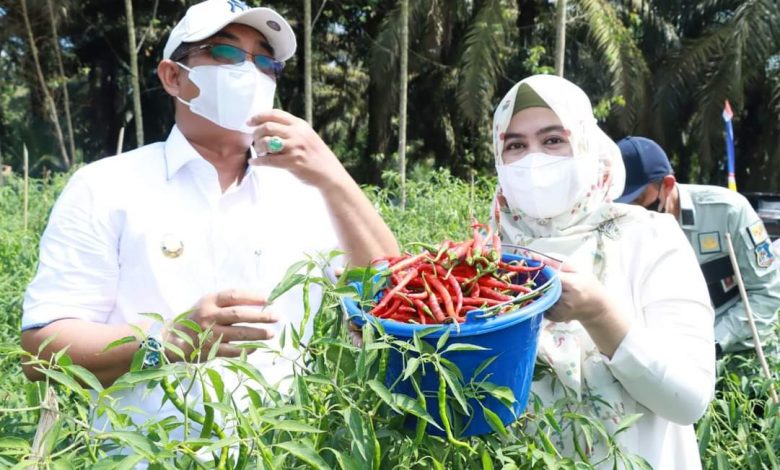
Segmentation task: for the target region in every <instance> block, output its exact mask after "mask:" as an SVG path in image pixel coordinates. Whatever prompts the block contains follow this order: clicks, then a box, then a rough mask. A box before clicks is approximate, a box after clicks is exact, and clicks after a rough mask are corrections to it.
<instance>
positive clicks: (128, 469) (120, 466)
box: [107, 454, 145, 470]
mask: <svg viewBox="0 0 780 470" xmlns="http://www.w3.org/2000/svg"><path fill="white" fill-rule="evenodd" d="M144 459H145V457H144V456H143V455H140V454H135V455H128V456H127V457H125V458H124V459H122V461H121V462H118V463H116V464H115V465H116V466H115V467H114V466H112V467H110V468H113V469H116V470H134V469H135V468H136V465H138V464H139V463H141V461H143V460H144ZM107 468H108V467H107Z"/></svg>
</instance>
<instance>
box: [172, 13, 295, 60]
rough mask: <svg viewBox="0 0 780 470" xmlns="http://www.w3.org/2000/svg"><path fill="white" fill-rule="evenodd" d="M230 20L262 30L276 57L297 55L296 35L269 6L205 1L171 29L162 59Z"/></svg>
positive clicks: (284, 58) (208, 35) (280, 58)
mask: <svg viewBox="0 0 780 470" xmlns="http://www.w3.org/2000/svg"><path fill="white" fill-rule="evenodd" d="M230 23H239V24H245V25H247V26H250V27H252V28H254V29H256V30H258V31H260V32H261V33H263V35H264V36H265V38H266V39H267V40H268V43H269V44H270V45H271V47H272V48H273V49H274V58H275V59H276V60H279V61H285V60H287V59H289V58H290V57H292V56H293V54H295V47H296V42H295V34H293V30H292V28H291V27H290V25H289V24H288V23H287V21H286V20H285V19H284V18H282V16H281V15H280V14H279V13H277V12H275V11H274V10H271V9H270V8H249V7H248V6H247V5H246V4H245V3H244V2H243V1H241V0H206V1H205V2H201V3H197V4H195V5H193V6H191V7H190V8H189V9H187V13H186V14H185V15H184V18H182V19H181V21H179V23H178V24H177V25H176V26H174V28H173V30H171V34H170V35H169V36H168V42H166V43H165V49H164V50H163V59H170V58H171V54H173V51H175V50H176V48H177V47H179V46H180V45H181V44H182V43H184V42H197V41H202V40H203V39H206V38H208V37H210V36H212V35H213V34H214V33H216V32H217V31H219V30H220V29H222V28H224V27H225V26H227V25H228V24H230Z"/></svg>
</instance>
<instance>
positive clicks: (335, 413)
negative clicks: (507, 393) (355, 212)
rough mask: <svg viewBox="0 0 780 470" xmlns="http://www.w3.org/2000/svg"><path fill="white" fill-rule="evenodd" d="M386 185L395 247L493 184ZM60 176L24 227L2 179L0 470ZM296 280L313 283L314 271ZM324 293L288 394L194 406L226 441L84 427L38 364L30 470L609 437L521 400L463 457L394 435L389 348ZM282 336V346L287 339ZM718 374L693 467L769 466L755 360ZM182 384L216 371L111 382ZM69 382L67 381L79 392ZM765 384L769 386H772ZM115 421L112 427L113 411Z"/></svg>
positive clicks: (23, 400)
mask: <svg viewBox="0 0 780 470" xmlns="http://www.w3.org/2000/svg"><path fill="white" fill-rule="evenodd" d="M395 178H396V176H395V175H393V174H392V173H388V174H386V175H385V180H386V184H385V185H384V187H383V189H378V188H376V187H366V188H365V191H366V193H367V194H368V195H369V197H370V198H371V199H372V201H374V203H375V205H376V207H377V208H378V209H379V210H380V212H381V213H382V215H383V216H384V217H385V218H386V220H387V221H388V223H389V224H390V226H391V227H392V228H393V230H394V232H395V233H396V234H398V237H399V239H400V241H401V242H402V243H403V244H408V243H411V242H415V241H423V242H437V241H440V240H442V239H445V238H450V239H456V240H457V239H460V238H463V237H466V236H468V228H467V227H468V221H469V220H470V217H471V216H472V215H475V216H476V217H477V218H479V219H480V220H486V218H487V216H488V214H487V208H488V207H489V202H490V199H491V196H492V191H493V188H494V185H495V181H494V180H492V179H477V180H476V181H475V182H474V184H467V183H465V182H463V181H462V180H460V179H457V178H454V177H453V176H451V175H450V174H449V173H448V172H447V171H437V172H425V171H420V170H417V171H416V172H415V174H414V177H413V178H412V179H410V181H409V188H408V202H407V204H408V205H407V209H406V210H405V211H401V210H400V209H399V208H398V207H397V206H396V204H395V199H396V194H395V193H394V191H393V188H394V183H393V181H394V180H395ZM66 180H67V175H60V176H56V177H54V178H51V179H48V180H32V181H31V188H30V211H29V215H28V226H27V229H25V228H24V220H23V219H24V217H23V211H22V207H23V186H22V181H21V180H20V179H18V178H15V177H12V178H10V179H6V181H5V184H4V185H3V186H0V217H1V218H2V220H3V224H2V225H0V268H2V269H0V376H2V377H3V380H2V381H0V467H3V468H6V467H12V468H27V466H28V465H30V464H31V463H32V462H33V460H32V458H33V456H31V455H30V452H31V443H32V437H33V435H34V434H35V431H36V427H37V424H38V420H39V417H40V415H41V400H42V398H43V397H44V396H45V391H46V388H47V387H46V385H45V383H42V382H41V383H37V384H29V383H27V382H26V380H25V379H24V377H23V376H22V374H21V371H20V367H19V363H20V361H21V360H22V359H23V356H22V353H21V351H20V349H19V346H18V342H19V324H20V317H21V302H22V296H23V291H24V288H25V286H26V284H27V283H28V282H29V280H30V279H31V277H32V275H33V273H34V270H35V264H36V259H37V243H38V239H39V236H40V233H41V231H42V230H43V228H44V225H45V221H46V217H47V215H48V213H49V210H50V207H51V205H52V204H53V202H54V200H55V198H56V196H57V194H58V193H59V192H60V191H61V190H62V187H63V185H64V183H65V182H66ZM304 265H305V263H304ZM302 266H303V265H302ZM305 279H309V281H310V282H319V281H318V280H317V279H316V278H314V277H305ZM329 289H330V290H329V291H328V292H329V293H330V294H329V295H330V297H327V298H328V299H329V300H326V302H325V303H324V305H325V308H324V309H323V310H322V311H320V312H317V313H316V314H317V320H316V322H315V329H316V331H317V334H315V338H314V339H313V340H312V341H311V343H310V344H308V345H306V346H307V351H309V355H308V356H307V357H308V359H307V360H306V361H304V363H303V365H304V366H305V367H301V368H300V369H299V370H298V375H297V378H296V379H295V386H294V387H293V392H292V395H291V397H281V396H279V395H278V393H276V392H274V391H273V390H266V392H267V393H268V396H267V397H261V396H260V395H257V396H254V395H253V396H252V397H251V398H252V401H253V403H254V405H253V406H252V407H250V409H249V411H248V412H240V411H239V408H238V405H237V404H236V403H234V402H232V401H231V399H230V396H229V394H227V393H224V390H223V393H222V394H220V393H219V392H217V395H216V396H214V397H211V399H210V401H208V403H209V407H210V408H213V409H214V410H217V412H220V413H224V414H225V415H226V416H228V418H229V419H232V420H233V422H234V423H235V424H236V426H237V428H238V429H239V436H238V437H235V436H232V437H231V436H228V437H226V438H225V439H217V438H216V437H213V438H212V439H208V440H197V439H191V440H188V441H186V442H183V443H182V442H175V441H172V440H170V439H169V438H167V432H168V431H170V430H171V429H173V428H175V427H177V426H180V425H181V423H178V422H171V421H165V420H163V421H162V422H154V421H152V422H150V423H147V424H146V425H145V426H143V427H141V428H138V429H129V430H127V431H122V432H114V433H101V432H97V433H96V432H90V431H89V428H88V427H86V426H85V423H86V422H88V421H89V419H90V418H89V417H90V413H93V412H94V411H95V410H96V409H100V410H102V411H104V412H110V411H111V410H112V406H111V401H110V399H108V398H106V397H104V398H101V399H100V400H99V401H96V400H94V399H92V398H90V396H89V395H88V394H86V390H85V388H84V386H83V385H82V384H83V383H93V384H94V383H95V382H94V381H92V380H90V376H89V374H86V373H84V372H83V371H81V370H79V369H78V368H75V367H73V366H72V365H71V364H70V362H69V361H68V360H67V358H66V357H64V356H62V357H60V358H59V362H58V364H57V365H56V366H55V367H53V368H52V369H50V370H51V372H50V375H49V378H50V380H49V381H50V382H51V388H52V390H54V391H56V400H57V402H58V403H59V407H60V411H61V415H60V418H59V420H58V421H57V424H56V426H55V427H54V431H53V432H51V433H49V437H48V439H47V440H46V441H45V442H44V445H43V449H44V456H43V458H42V460H41V461H40V463H41V465H42V468H79V469H80V468H131V467H130V466H131V465H132V464H134V463H135V462H137V460H138V459H141V458H147V459H149V460H150V461H152V462H156V463H154V465H153V468H177V469H178V468H233V467H232V465H233V462H234V460H232V459H234V458H236V457H237V455H244V457H245V459H244V460H243V461H241V462H242V463H243V464H246V465H247V466H249V467H251V468H285V469H287V468H341V469H358V468H361V469H362V468H376V469H380V468H381V469H386V468H388V469H389V468H399V469H400V468H404V469H405V468H480V469H492V468H504V469H514V468H588V467H589V465H587V464H585V463H582V462H579V463H575V462H574V461H572V460H570V459H565V458H562V457H561V456H560V455H559V454H558V451H557V450H556V448H555V445H554V444H553V442H554V439H555V436H556V435H557V433H558V432H559V430H560V428H561V427H562V426H564V427H565V426H575V428H576V429H577V430H578V431H579V432H582V433H586V434H588V435H590V436H591V437H592V438H594V439H599V438H601V439H604V440H606V441H609V439H610V438H609V436H607V435H605V434H604V431H603V429H602V428H600V426H599V424H598V423H595V422H592V421H590V420H588V419H587V417H584V416H580V415H578V414H577V413H576V412H566V413H564V412H563V411H562V410H566V409H567V406H570V405H571V403H569V402H561V403H558V404H556V407H555V408H552V409H548V410H545V409H543V408H541V406H540V405H539V404H538V403H536V402H535V401H533V400H532V401H531V403H530V404H529V408H528V411H529V412H530V414H528V415H527V416H525V417H524V418H523V419H521V420H520V421H518V423H516V424H514V425H512V426H510V427H509V428H508V429H507V430H499V432H497V433H496V434H493V435H488V436H485V437H481V438H471V439H469V440H467V443H468V445H469V446H470V447H471V448H472V449H473V451H470V450H468V449H466V448H465V447H462V446H461V445H459V444H456V443H454V442H448V440H447V439H442V438H438V437H431V436H426V435H424V434H418V433H417V432H416V431H415V430H407V429H405V428H404V426H403V424H402V421H403V419H402V418H401V415H399V414H397V413H396V411H394V410H398V411H404V412H406V413H412V414H416V415H418V416H425V411H424V410H421V409H420V408H419V403H418V402H416V401H414V400H411V399H404V398H403V397H400V396H396V395H391V394H390V393H389V392H388V391H387V390H386V389H384V388H383V385H382V381H381V379H379V377H381V376H382V373H381V370H382V367H383V359H382V357H383V354H384V352H385V351H386V350H387V348H388V347H394V348H400V347H401V346H400V345H399V344H398V343H394V342H393V341H392V340H391V339H389V338H383V337H381V333H379V332H377V331H374V330H371V331H366V332H365V335H366V337H365V345H364V347H362V348H356V347H354V346H352V344H351V342H350V341H349V338H348V335H347V332H346V329H345V327H344V325H343V323H342V322H341V321H340V318H341V314H340V310H339V309H338V308H337V303H336V302H335V298H336V297H334V296H335V295H336V294H338V293H339V291H338V290H336V286H330V288H329ZM326 290H327V289H326ZM290 341H296V339H295V334H294V333H292V334H291V335H290ZM405 347H406V348H408V346H405ZM414 350H417V351H418V352H422V353H423V356H424V358H423V359H422V360H421V362H423V363H428V364H429V365H430V366H431V367H433V366H435V365H436V364H439V362H437V361H440V359H439V357H440V356H439V353H438V352H435V351H433V348H431V347H430V346H428V347H427V349H426V348H425V347H422V346H414V347H413V348H412V351H414ZM407 352H408V351H407ZM770 361H771V366H772V369H773V370H774V371H775V372H777V371H778V370H780V361H778V357H777V354H773V355H770ZM407 367H411V366H410V365H407ZM415 367H420V364H419V363H418V364H417V365H416V366H415ZM437 367H440V366H437ZM233 368H234V369H236V370H240V371H241V372H242V373H243V374H245V375H246V376H247V377H248V380H249V383H250V384H251V385H252V387H253V389H256V390H258V391H260V390H263V389H264V384H263V381H262V380H261V379H260V378H258V377H259V375H258V374H257V371H254V370H253V369H252V368H251V367H250V366H248V365H247V364H246V363H244V362H243V361H240V360H239V361H236V362H235V363H234V366H233ZM436 370H438V369H436ZM146 372H148V371H146ZM718 374H719V384H718V392H717V395H716V397H715V399H714V401H713V402H712V404H711V406H710V408H709V410H708V412H707V414H706V416H705V417H704V418H703V419H702V420H701V421H700V422H699V423H698V424H697V433H698V436H699V441H700V447H701V455H702V459H703V462H704V466H705V468H713V469H727V468H740V469H742V468H755V469H764V468H778V462H777V455H778V454H779V453H780V419H778V417H777V415H776V413H777V412H778V409H777V407H771V406H770V404H769V402H768V399H767V397H768V383H767V382H766V381H764V380H763V379H762V378H761V376H760V373H759V368H758V365H757V363H756V361H755V359H754V358H753V357H752V356H751V355H745V356H732V357H729V358H727V359H725V360H721V361H720V362H719V363H718ZM163 377H166V378H165V379H163ZM183 377H196V378H197V379H198V380H204V381H207V382H208V383H210V384H212V385H214V387H215V389H216V390H218V391H219V390H220V387H219V386H218V384H219V381H220V379H219V376H218V375H217V376H216V377H215V374H213V373H212V372H210V371H209V368H208V364H205V365H201V366H198V367H184V366H181V365H167V366H165V367H164V368H163V369H161V370H160V372H159V373H158V372H155V373H154V374H152V375H144V372H131V373H129V374H127V375H126V376H125V377H124V378H122V379H120V380H119V381H118V385H115V387H119V388H121V387H123V386H127V384H131V383H134V381H137V380H150V381H151V383H152V386H161V385H164V382H160V381H161V380H169V381H170V383H172V384H173V386H174V387H177V386H178V382H177V381H178V380H179V379H181V378H183ZM74 379H80V380H81V384H80V383H79V382H77V381H76V380H74ZM123 384H124V385H123ZM462 385H463V386H462V387H461V386H460V385H457V384H456V385H455V388H452V389H449V390H448V392H447V393H448V396H449V398H448V400H449V401H450V402H455V401H457V397H456V395H457V394H459V393H464V394H468V393H469V387H468V386H467V384H462ZM775 385H776V386H777V385H780V383H778V382H777V381H775ZM453 394H454V395H453ZM115 419H117V420H118V421H116V423H119V424H121V422H122V421H121V420H122V418H121V415H119V416H117V417H115ZM528 424H533V425H534V427H533V428H535V429H536V431H535V432H532V433H530V434H527V433H526V430H527V429H533V428H527V427H526V426H527V425H528ZM242 433H243V434H242ZM239 442H242V443H244V444H245V450H246V452H245V453H239V454H236V453H233V454H230V457H231V459H230V460H228V461H227V463H226V465H225V466H224V467H220V462H221V460H220V458H221V457H222V455H227V453H225V452H224V448H225V447H227V446H233V447H236V446H238V443H239ZM116 445H122V446H126V447H130V448H132V449H133V452H134V455H132V456H128V457H124V456H109V455H106V454H105V452H106V450H108V449H110V448H111V447H113V446H116ZM196 449H201V450H204V449H205V450H207V451H206V452H203V451H202V452H201V454H202V457H201V460H196V459H194V458H193V456H194V453H195V450H196ZM613 451H614V448H613ZM203 455H205V458H204V457H203ZM212 455H213V456H212ZM610 458H611V459H613V460H614V461H622V462H626V464H627V465H634V466H635V468H642V464H641V462H638V461H636V460H631V458H630V456H625V455H622V454H620V453H614V454H612V455H611V457H610ZM613 460H610V462H612V461H613ZM238 468H241V467H240V466H239V467H238Z"/></svg>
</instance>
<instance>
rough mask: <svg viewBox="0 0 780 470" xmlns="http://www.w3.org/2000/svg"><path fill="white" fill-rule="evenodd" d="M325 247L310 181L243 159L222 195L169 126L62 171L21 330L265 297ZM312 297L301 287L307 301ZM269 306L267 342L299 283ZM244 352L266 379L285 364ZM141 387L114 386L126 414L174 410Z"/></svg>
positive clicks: (284, 321)
mask: <svg viewBox="0 0 780 470" xmlns="http://www.w3.org/2000/svg"><path fill="white" fill-rule="evenodd" d="M261 158H262V157H261ZM336 248H337V238H336V233H335V229H334V227H333V225H332V223H331V221H330V218H329V216H328V211H327V209H326V206H325V203H324V201H323V199H322V197H321V194H320V192H319V191H318V190H317V189H316V188H314V187H312V186H308V185H305V184H303V183H301V182H300V181H299V180H298V179H296V178H295V177H294V176H293V175H292V174H290V173H289V172H287V171H286V170H281V169H276V168H270V167H262V166H261V167H255V166H251V165H250V166H249V167H248V169H247V172H246V174H245V176H244V178H243V179H242V181H241V183H240V184H238V185H235V186H233V187H231V188H229V189H228V190H227V191H225V192H224V193H223V192H222V190H221V188H220V184H219V180H218V177H217V172H216V170H215V169H214V167H213V166H212V165H211V164H210V163H209V162H207V161H206V160H205V159H203V158H202V157H201V156H200V155H199V154H198V153H197V152H196V151H195V149H194V148H193V147H192V146H191V145H190V143H189V142H188V141H187V140H186V139H185V137H184V136H183V135H182V134H181V132H180V131H179V129H178V128H176V127H174V128H173V129H172V131H171V133H170V135H169V137H168V139H167V140H166V141H165V142H158V143H154V144H150V145H146V146H144V147H141V148H139V149H137V150H134V151H131V152H128V153H124V154H121V155H118V156H116V157H111V158H105V159H102V160H99V161H97V162H94V163H92V164H90V165H87V166H86V167H84V168H81V169H80V170H78V171H77V172H76V173H75V174H74V175H73V176H72V178H71V179H70V181H69V182H68V185H67V186H66V188H65V190H64V191H63V193H62V195H61V196H60V198H59V199H58V201H57V203H56V204H55V206H54V209H53V211H52V214H51V216H50V219H49V223H48V226H47V228H46V230H45V232H44V234H43V236H42V238H41V243H40V260H39V266H38V271H37V273H36V275H35V278H34V279H33V281H32V283H31V284H30V285H29V287H28V289H27V292H26V294H25V299H24V314H23V317H22V330H26V329H30V328H37V327H42V326H45V325H47V324H49V323H51V322H53V321H56V320H60V319H65V318H76V319H82V320H88V321H92V322H96V323H105V324H127V323H141V322H144V321H148V318H147V317H144V316H142V315H140V314H142V313H146V312H154V313H158V314H160V315H162V316H163V317H165V318H173V317H175V316H177V315H179V314H181V313H183V312H185V311H187V310H189V309H191V308H192V307H194V306H195V304H196V302H197V301H198V300H199V299H200V298H201V297H203V296H204V295H206V294H209V293H214V292H217V291H220V290H223V289H228V288H239V289H251V290H256V291H258V292H260V293H263V294H265V295H268V294H270V292H271V290H272V289H273V287H274V286H275V285H276V284H277V283H278V282H279V280H281V278H282V276H283V275H284V273H285V272H286V271H287V269H288V267H289V266H290V265H292V264H293V263H295V262H297V261H300V260H302V259H306V257H307V255H311V256H316V255H317V253H328V252H330V251H331V250H333V249H336ZM320 298H321V295H320V292H319V290H318V289H316V288H312V292H311V294H310V299H311V309H312V311H316V309H317V308H318V306H319V302H320ZM270 308H272V309H273V311H274V312H276V313H278V314H279V316H280V317H281V320H280V321H279V322H278V323H277V324H275V325H273V326H272V329H273V330H274V331H275V332H276V333H277V335H276V336H275V338H274V339H272V340H269V341H268V344H269V346H271V348H273V349H278V343H279V341H278V340H279V336H280V335H279V334H278V333H279V332H280V331H281V329H282V328H283V327H285V325H292V326H294V327H298V326H299V325H300V323H301V320H302V319H303V302H302V291H301V289H300V288H298V289H293V290H291V291H290V292H288V293H287V294H285V295H284V296H282V297H280V298H279V299H277V301H276V302H274V304H273V306H272V307H269V309H270ZM306 330H307V333H309V332H310V325H309V326H308V327H307V328H306ZM288 337H289V335H288ZM83 340H84V341H89V340H90V338H89V331H85V332H84V337H83ZM285 355H286V356H288V355H289V356H290V357H294V356H295V355H296V351H295V350H291V347H290V348H287V351H286V354H285ZM249 362H250V363H252V364H253V365H255V366H256V367H257V368H258V369H259V370H260V371H261V372H262V373H263V375H264V376H265V378H266V379H267V381H268V382H270V383H278V382H279V381H280V380H282V379H283V378H284V377H285V376H288V375H289V374H290V373H291V365H290V363H289V362H287V361H283V360H278V359H275V358H274V356H272V355H270V354H266V353H263V352H261V351H258V352H256V353H254V354H252V355H250V356H249ZM145 388H146V387H145V386H143V385H142V386H139V387H136V389H134V390H133V391H131V392H125V393H123V394H121V395H119V398H121V406H132V407H137V408H138V409H139V412H137V413H133V416H134V418H135V420H136V422H139V421H140V422H143V421H144V420H145V419H150V418H152V419H160V418H161V417H163V416H165V415H167V414H176V412H175V410H174V409H173V408H172V406H171V404H170V402H166V403H165V404H164V405H162V407H161V403H162V396H161V393H160V392H159V390H158V389H156V390H152V391H147V390H146V389H145Z"/></svg>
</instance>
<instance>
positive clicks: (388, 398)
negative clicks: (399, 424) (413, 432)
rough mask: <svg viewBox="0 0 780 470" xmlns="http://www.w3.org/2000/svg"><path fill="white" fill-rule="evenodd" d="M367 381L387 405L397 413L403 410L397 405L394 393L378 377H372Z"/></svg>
mask: <svg viewBox="0 0 780 470" xmlns="http://www.w3.org/2000/svg"><path fill="white" fill-rule="evenodd" d="M366 383H367V384H368V386H369V387H370V388H371V390H373V391H374V393H376V394H377V395H379V398H381V399H382V401H383V402H385V403H386V404H387V406H389V407H390V408H392V409H393V410H394V411H395V412H397V413H400V412H401V409H400V408H398V407H397V406H396V402H395V400H394V399H393V395H392V394H391V393H390V390H389V389H388V388H387V387H385V384H383V383H382V382H380V381H378V380H376V379H371V380H369V381H368V382H366Z"/></svg>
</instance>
